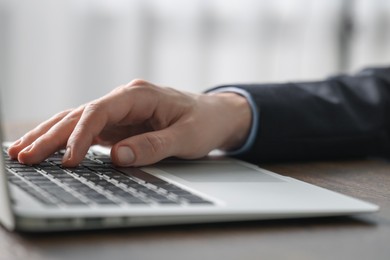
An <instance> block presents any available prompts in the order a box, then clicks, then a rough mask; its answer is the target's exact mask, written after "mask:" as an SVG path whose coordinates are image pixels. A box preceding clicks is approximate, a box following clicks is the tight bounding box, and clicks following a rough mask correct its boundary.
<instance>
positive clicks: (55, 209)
mask: <svg viewBox="0 0 390 260" xmlns="http://www.w3.org/2000/svg"><path fill="white" fill-rule="evenodd" d="M0 143H3V142H2V140H1V139H0ZM7 146H8V143H3V150H2V153H1V155H0V157H1V158H0V222H1V224H2V225H3V226H4V227H5V228H7V229H8V230H16V231H23V232H51V231H70V230H84V229H104V228H119V227H135V226H137V227H138V226H152V225H174V224H190V223H205V222H224V221H247V220H268V219H285V218H303V217H324V216H339V215H351V214H359V213H368V212H375V211H377V210H378V209H379V207H378V206H377V205H374V204H371V203H368V202H364V201H361V200H358V199H355V198H351V197H348V196H345V195H342V194H339V193H336V192H333V191H330V190H326V189H324V188H320V187H317V186H314V185H311V184H308V183H305V182H302V181H299V180H296V179H293V178H290V177H286V176H282V175H278V174H276V173H273V172H270V171H268V170H265V169H262V168H259V167H258V166H256V165H253V164H249V163H247V162H244V161H240V160H236V159H232V158H226V157H221V156H209V157H207V158H203V159H200V160H188V161H187V160H179V159H168V160H164V161H162V162H159V163H157V164H155V165H151V166H148V167H141V168H132V167H130V168H119V167H116V166H114V165H113V164H112V163H111V160H110V158H109V156H108V153H107V150H105V149H103V148H101V147H92V148H91V150H90V152H89V153H88V154H87V156H86V158H85V159H84V161H83V162H82V163H81V164H80V166H78V167H75V168H62V166H61V158H62V151H58V152H57V153H55V154H53V155H52V156H51V157H49V158H48V159H47V160H45V161H44V162H42V163H41V164H38V165H22V164H19V163H18V162H17V161H15V160H11V159H10V158H9V157H8V155H7V153H6V149H7Z"/></svg>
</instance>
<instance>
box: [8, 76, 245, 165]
mask: <svg viewBox="0 0 390 260" xmlns="http://www.w3.org/2000/svg"><path fill="white" fill-rule="evenodd" d="M250 124H251V111H250V107H249V105H248V103H247V101H246V99H245V98H243V97H241V96H240V95H238V94H234V93H218V94H192V93H185V92H180V91H177V90H174V89H172V88H165V87H159V86H156V85H153V84H151V83H148V82H145V81H143V80H133V81H132V82H130V83H129V84H127V85H124V86H120V87H117V88H116V89H114V90H113V91H112V92H110V93H109V94H107V95H105V96H103V97H101V98H99V99H97V100H94V101H92V102H90V103H87V104H85V105H82V106H80V107H79V108H76V109H71V110H67V111H63V112H61V113H59V114H57V115H55V116H53V117H52V118H50V119H49V120H47V121H45V122H43V123H42V124H40V125H39V126H37V127H36V128H35V129H33V130H31V131H30V132H28V133H27V134H25V135H24V136H23V137H22V138H20V139H19V140H18V141H16V142H15V143H14V144H13V145H12V146H11V147H10V148H9V150H8V153H9V155H10V156H11V158H17V159H18V160H19V161H20V162H21V163H25V164H37V163H39V162H41V161H43V160H44V159H45V158H47V157H48V156H50V155H51V154H52V153H54V152H55V151H57V150H59V149H66V152H65V154H64V158H63V161H62V162H63V165H64V166H66V167H74V166H77V165H78V164H79V163H80V162H81V161H82V160H83V158H84V156H85V154H86V153H87V151H88V149H89V147H90V146H91V145H93V144H101V145H110V146H112V148H111V158H112V161H113V162H114V163H115V164H117V165H119V166H142V165H147V164H152V163H155V162H157V161H159V160H162V159H164V158H166V157H170V156H176V157H179V158H185V159H195V158H200V157H203V156H205V155H207V154H208V153H209V152H210V151H211V150H213V149H216V148H219V149H225V150H226V149H234V148H237V147H239V146H240V145H241V144H242V143H243V142H244V141H245V139H246V137H247V135H248V132H249V128H250Z"/></svg>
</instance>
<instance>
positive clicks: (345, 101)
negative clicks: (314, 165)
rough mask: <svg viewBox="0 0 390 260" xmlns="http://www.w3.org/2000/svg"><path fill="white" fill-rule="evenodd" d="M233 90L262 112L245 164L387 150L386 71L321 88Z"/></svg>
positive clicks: (389, 72)
mask: <svg viewBox="0 0 390 260" xmlns="http://www.w3.org/2000/svg"><path fill="white" fill-rule="evenodd" d="M224 87H226V86H224ZM234 87H238V88H241V89H244V90H246V91H248V92H249V93H250V94H251V96H252V97H253V99H254V100H255V102H256V104H257V106H258V108H259V111H260V112H259V128H258V131H257V135H256V139H255V141H254V143H253V145H252V147H251V149H250V150H249V151H248V152H247V153H244V154H242V155H241V157H242V158H244V159H248V160H253V161H260V160H275V159H276V160H286V159H287V160H291V159H325V158H340V157H346V156H348V157H351V156H364V155H371V154H378V153H384V152H387V150H388V148H389V146H390V144H389V141H388V140H389V127H388V124H389V119H390V118H389V104H390V103H389V102H390V69H376V70H371V71H369V70H367V71H365V72H363V73H359V74H357V75H354V76H340V77H335V78H331V79H328V80H325V81H321V82H308V83H286V84H262V85H234Z"/></svg>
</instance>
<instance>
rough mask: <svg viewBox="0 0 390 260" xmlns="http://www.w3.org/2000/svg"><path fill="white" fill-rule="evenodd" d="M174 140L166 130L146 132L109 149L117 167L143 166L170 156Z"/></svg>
mask: <svg viewBox="0 0 390 260" xmlns="http://www.w3.org/2000/svg"><path fill="white" fill-rule="evenodd" d="M173 146H174V138H172V133H171V132H170V131H169V130H168V129H164V130H160V131H153V132H147V133H144V134H140V135H136V136H132V137H129V138H127V139H124V140H122V141H120V142H118V143H116V144H115V145H114V146H113V147H112V149H111V159H112V161H113V163H114V164H116V165H118V166H143V165H148V164H152V163H155V162H158V161H160V160H162V159H164V158H166V157H169V156H172V155H173V153H172V151H173Z"/></svg>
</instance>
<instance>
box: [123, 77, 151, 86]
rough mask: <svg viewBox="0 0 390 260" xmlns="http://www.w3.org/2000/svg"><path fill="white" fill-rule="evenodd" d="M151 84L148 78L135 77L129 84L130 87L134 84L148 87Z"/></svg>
mask: <svg viewBox="0 0 390 260" xmlns="http://www.w3.org/2000/svg"><path fill="white" fill-rule="evenodd" d="M150 85H151V84H150V83H149V82H147V81H146V80H144V79H133V80H132V81H130V82H129V84H128V86H130V87H134V86H143V87H146V86H150Z"/></svg>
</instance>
